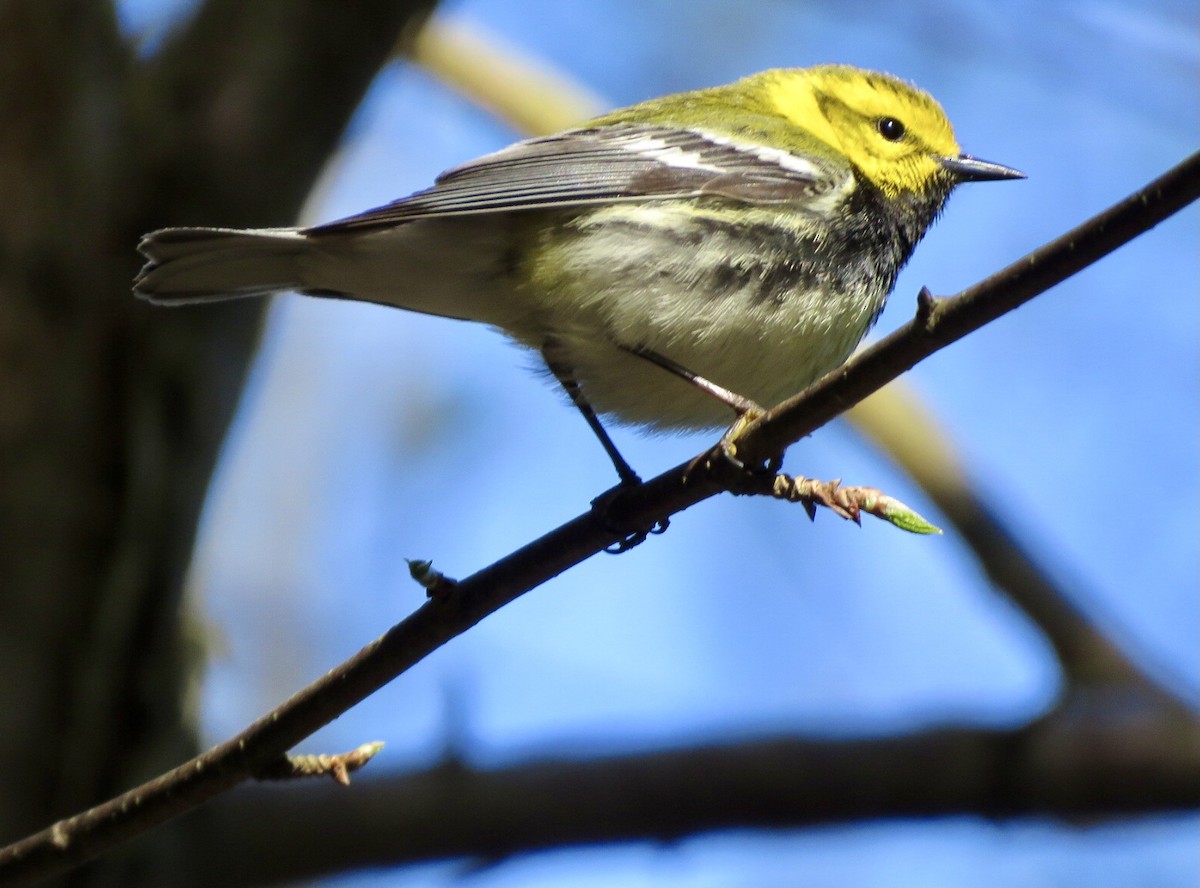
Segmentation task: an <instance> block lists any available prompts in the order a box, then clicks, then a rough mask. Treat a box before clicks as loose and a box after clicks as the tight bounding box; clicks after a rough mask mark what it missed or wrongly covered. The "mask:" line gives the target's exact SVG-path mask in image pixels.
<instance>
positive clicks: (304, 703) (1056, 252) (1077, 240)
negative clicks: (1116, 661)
mask: <svg viewBox="0 0 1200 888" xmlns="http://www.w3.org/2000/svg"><path fill="white" fill-rule="evenodd" d="M1197 196H1200V154H1195V155H1192V156H1191V157H1189V158H1187V159H1186V160H1185V161H1183V162H1182V163H1181V164H1179V165H1178V166H1176V167H1175V168H1173V169H1172V170H1170V171H1169V172H1168V173H1166V174H1165V175H1164V176H1162V177H1160V178H1159V179H1157V180H1155V181H1154V182H1152V183H1151V184H1150V185H1148V186H1147V187H1146V188H1144V189H1142V190H1141V191H1139V192H1138V193H1136V194H1134V195H1133V196H1132V197H1130V198H1128V199H1127V200H1125V201H1122V202H1121V203H1120V204H1118V205H1116V206H1115V207H1113V208H1112V209H1110V210H1108V211H1106V212H1105V213H1103V214H1101V215H1100V216H1098V217H1096V218H1094V219H1092V220H1090V221H1089V222H1086V223H1084V224H1083V225H1082V226H1080V227H1078V228H1076V229H1074V230H1073V231H1071V232H1069V233H1068V234H1066V235H1064V236H1063V237H1061V238H1059V239H1057V240H1056V241H1054V242H1052V243H1051V244H1049V245H1047V246H1045V247H1043V248H1041V249H1039V250H1037V251H1035V252H1034V253H1032V254H1030V255H1029V256H1027V257H1025V258H1023V259H1021V260H1018V261H1017V262H1016V263H1013V264H1012V265H1010V266H1008V267H1007V268H1006V269H1004V270H1003V271H1001V272H999V273H997V274H995V275H993V276H992V277H990V278H988V279H987V280H985V281H984V282H982V283H980V284H978V285H976V286H974V287H971V288H969V289H968V290H966V291H964V292H963V293H962V294H960V295H959V296H956V297H954V298H950V299H944V300H934V299H932V298H929V297H927V296H925V297H923V298H922V299H921V300H920V305H919V310H918V315H917V318H916V319H915V320H914V321H913V322H911V323H909V324H907V325H905V326H904V327H902V328H901V329H900V330H898V331H896V332H895V333H893V334H892V335H890V336H888V337H887V338H886V339H884V340H882V341H881V342H879V343H877V344H875V345H874V346H872V347H871V348H868V349H866V350H865V351H863V352H862V353H860V354H859V355H857V356H856V357H854V358H853V359H851V360H850V361H849V362H848V363H847V364H846V365H845V366H843V367H842V368H840V369H838V370H836V371H834V372H832V373H830V374H828V375H827V376H826V377H824V378H823V379H822V380H820V381H819V382H817V383H815V384H814V385H813V386H810V387H809V388H808V389H807V390H806V391H805V392H803V393H802V394H801V395H799V396H797V397H796V398H792V399H789V400H788V401H786V402H784V403H783V404H781V405H779V406H778V407H776V408H774V409H772V410H770V411H768V412H767V414H766V415H765V416H764V417H763V418H762V419H761V420H759V421H757V422H755V423H753V424H751V425H750V426H748V427H747V430H746V432H745V435H744V436H743V437H742V438H741V439H740V440H739V454H740V455H741V457H742V458H744V459H746V460H747V461H748V463H757V462H759V461H765V460H767V459H768V458H770V457H773V456H774V455H776V454H778V453H780V452H781V451H782V450H783V449H784V448H785V447H786V446H787V445H788V444H790V443H792V442H794V441H797V440H799V439H800V438H801V437H803V436H805V435H808V434H810V433H811V432H813V431H814V430H815V429H817V428H819V427H820V426H821V425H823V424H824V423H826V422H828V421H829V420H830V419H832V418H833V417H834V416H836V415H837V414H838V413H839V412H841V411H843V410H845V409H846V408H847V407H848V406H850V405H851V404H853V403H856V402H857V401H859V400H861V399H862V398H864V397H866V395H868V394H870V392H872V391H874V390H875V389H878V388H879V387H880V386H882V385H884V384H885V383H887V382H888V381H889V380H891V379H893V378H894V377H895V376H897V375H899V374H900V373H902V372H903V371H904V370H906V369H908V368H910V367H911V366H913V365H914V364H915V363H916V362H917V361H919V360H921V359H922V358H924V357H927V356H928V355H930V354H932V353H933V352H935V351H937V350H938V349H940V348H942V347H944V346H945V345H947V344H949V343H950V342H954V341H956V340H957V339H960V338H961V337H962V336H964V335H966V333H968V332H970V331H971V330H974V329H977V328H979V327H981V326H983V325H984V324H986V323H988V322H989V321H991V320H994V319H995V318H997V317H999V316H1000V315H1002V314H1003V313H1005V312H1006V311H1011V310H1012V309H1013V308H1016V307H1017V306H1019V305H1021V304H1023V303H1024V302H1026V301H1028V300H1029V299H1032V298H1033V297H1034V296H1036V295H1038V294H1039V293H1041V292H1044V291H1045V290H1046V289H1048V288H1049V287H1051V286H1053V285H1054V284H1056V283H1059V282H1060V281H1062V280H1064V279H1065V278H1067V277H1069V276H1070V275H1071V274H1074V273H1075V272H1077V271H1079V270H1080V269H1081V268H1083V267H1085V266H1086V265H1088V264H1090V263H1091V262H1094V261H1096V260H1097V259H1099V258H1100V257H1101V256H1103V255H1105V254H1106V253H1108V252H1110V251H1112V250H1114V249H1116V247H1118V246H1120V245H1121V244H1122V243H1125V242H1127V241H1129V240H1131V239H1132V238H1134V237H1136V236H1137V235H1138V234H1140V233H1142V232H1144V231H1146V230H1148V229H1149V228H1151V227H1153V226H1154V225H1155V224H1157V223H1158V222H1160V221H1162V220H1163V219H1165V218H1167V217H1168V216H1170V215H1171V214H1173V213H1174V212H1176V211H1178V210H1179V209H1180V208H1182V207H1183V206H1186V205H1187V204H1188V203H1190V202H1191V201H1193V200H1195V199H1196V198H1197ZM735 482H736V476H732V475H731V472H730V470H729V465H728V462H727V461H725V460H712V461H711V462H710V463H703V464H702V465H700V466H699V467H696V466H694V465H692V464H683V465H679V466H676V467H675V468H673V469H671V470H669V471H667V472H664V473H663V474H662V475H659V476H658V477H656V478H654V479H652V480H650V481H648V482H647V483H645V484H643V485H641V486H640V487H638V488H636V489H633V490H631V491H628V492H624V491H622V492H621V493H620V494H619V495H617V496H615V497H612V498H609V499H608V501H607V508H606V509H605V510H604V512H603V514H601V513H600V512H599V511H592V512H588V513H585V514H583V515H581V516H579V517H577V518H575V519H574V520H572V521H570V522H568V523H566V524H564V525H563V526H561V527H559V528H558V529H557V530H554V531H552V532H551V533H549V534H547V535H545V536H543V537H542V538H540V539H538V540H535V541H534V542H532V543H530V544H529V545H527V546H525V547H524V548H522V549H520V550H518V551H516V552H514V553H513V554H511V555H509V556H507V557H506V558H503V559H501V560H500V561H498V562H496V563H495V564H493V565H491V566H490V567H487V568H485V569H483V570H481V571H479V572H478V573H476V574H474V575H472V576H470V577H468V578H466V579H464V580H462V581H461V582H459V583H457V584H456V585H454V586H452V587H450V588H447V589H444V590H443V591H442V593H441V594H439V595H438V596H437V597H436V598H433V599H431V600H430V601H428V602H426V603H425V604H424V605H422V606H421V607H420V608H419V609H418V610H416V611H415V612H414V613H413V614H411V615H410V616H409V617H408V618H406V619H405V620H404V621H402V622H401V623H399V624H397V625H396V626H394V627H393V628H392V629H391V630H389V631H388V632H387V633H386V634H384V635H383V636H382V637H381V638H379V639H377V640H376V641H375V642H373V643H372V644H370V645H368V646H367V647H366V648H364V649H363V650H361V651H360V652H359V653H357V654H356V655H355V656H354V657H352V658H350V659H349V660H347V661H346V662H345V663H343V664H342V665H341V666H339V667H337V668H336V669H334V670H332V671H330V672H329V673H327V674H326V675H325V676H324V677H322V678H321V679H319V680H318V681H316V682H314V683H313V684H311V685H309V686H308V687H307V688H305V689H304V690H302V691H300V692H299V693H297V694H296V695H294V696H293V697H292V698H291V699H290V700H288V701H287V702H286V703H284V704H283V705H282V706H280V707H279V708H277V709H276V710H275V711H273V712H272V713H270V714H269V715H267V716H266V717H264V718H262V719H260V720H259V721H257V722H255V723H254V724H253V725H251V726H250V727H249V728H247V729H246V730H245V731H243V732H242V733H240V734H238V735H237V736H236V737H234V738H232V739H230V740H228V741H226V742H224V743H222V744H220V745H218V746H216V747H214V748H213V749H211V750H209V751H208V752H206V753H204V754H203V755H201V756H198V757H197V758H195V759H193V760H192V761H190V762H188V763H186V764H184V765H181V766H180V767H178V768H176V769H174V770H173V771H170V772H168V773H167V774H164V775H163V776H161V777H159V778H157V779H155V780H153V781H151V782H149V783H146V784H144V785H143V786H140V787H138V788H136V789H134V790H131V791H130V792H128V793H126V794H124V795H122V796H119V797H118V798H116V799H113V800H112V801H110V802H107V803H105V804H103V805H100V806H97V807H96V808H93V809H91V810H90V811H87V812H84V813H82V814H79V815H77V816H75V817H71V818H68V819H66V820H62V821H59V822H58V823H56V824H54V825H53V826H51V827H49V828H48V829H46V830H44V831H42V832H40V833H37V834H35V835H33V836H30V837H29V838H27V839H25V840H23V841H21V842H18V843H16V844H14V845H11V846H9V847H8V848H6V849H3V850H0V878H7V879H9V880H10V884H26V883H27V881H28V880H31V879H34V878H38V877H42V876H45V875H49V874H51V873H54V872H60V871H62V870H64V869H66V868H68V867H70V866H72V865H74V864H76V863H78V862H80V861H82V860H85V859H87V858H89V857H91V856H93V855H95V854H98V853H100V852H101V851H103V850H105V849H107V848H110V847H112V846H113V845H115V844H116V843H117V842H120V841H122V840H124V839H127V838H130V837H132V836H134V835H137V834H139V833H142V832H145V831H146V830H148V829H150V828H151V827H153V826H155V825H157V824H159V823H162V822H164V821H165V820H168V819H170V818H171V817H174V816H176V815H178V814H180V813H183V812H184V811H186V810H189V809H191V808H194V807H196V806H198V805H199V804H201V803H203V802H205V801H208V800H209V799H211V798H213V797H214V796H215V795H217V794H219V793H221V792H223V791H224V790H226V789H228V788H230V787H232V786H234V785H235V784H237V783H240V782H242V781H243V780H246V779H249V778H250V777H251V776H252V775H253V774H254V773H256V772H257V771H259V770H261V769H262V768H263V767H264V766H265V765H266V764H267V763H268V762H270V761H272V760H274V759H277V758H278V757H279V756H280V755H282V754H284V753H285V752H286V751H287V750H289V749H290V748H291V747H293V746H294V745H295V744H296V743H298V742H299V741H300V740H302V739H303V738H305V737H307V736H308V735H309V734H311V733H312V732H313V731H315V730H317V729H318V728H319V727H321V726H322V725H324V724H327V723H328V722H330V721H332V720H333V719H334V718H336V717H337V716H338V715H340V714H341V713H342V712H345V711H346V710H347V709H348V708H350V707H351V706H353V705H354V704H356V703H358V702H359V701H361V700H362V699H364V698H365V697H367V696H368V695H370V694H371V693H373V692H374V691H376V690H378V689H379V688H380V687H382V686H383V685H384V684H386V683H387V682H389V681H391V680H392V679H393V678H395V677H396V676H397V675H399V674H400V673H402V672H403V671H405V670H406V669H408V668H409V667H410V666H412V665H413V664H415V663H417V662H419V661H420V660H421V659H422V658H424V657H425V656H427V655H428V654H429V653H430V652H432V651H434V650H436V649H437V648H438V647H440V646H441V645H442V644H444V643H445V642H447V641H448V640H450V639H451V638H453V637H454V636H456V635H459V634H461V633H463V632H465V631H466V630H467V629H469V628H470V627H471V626H473V625H475V624H476V623H477V622H479V621H480V620H482V619H483V618H484V617H486V616H487V615H488V614H491V613H493V612H494V611H496V610H498V609H499V608H501V607H503V606H504V605H505V604H507V603H508V602H510V601H512V600H513V599H515V598H517V597H518V596H520V595H522V594H524V593H525V592H526V591H528V590H530V589H532V588H534V587H535V586H538V585H540V584H541V583H544V582H545V581H546V580H549V579H551V578H552V577H554V576H557V575H558V574H559V573H561V572H562V571H564V570H566V569H567V568H569V567H571V566H572V565H574V564H577V563H579V562H580V561H582V560H584V559H586V558H588V557H590V556H591V555H594V554H596V553H597V552H599V551H601V550H603V549H604V548H605V547H606V546H609V545H611V544H613V543H614V542H617V541H618V540H620V539H622V538H624V537H625V536H627V535H628V533H630V532H636V531H639V530H644V529H647V528H650V527H652V526H654V525H655V524H656V523H657V522H659V521H661V520H662V519H664V518H666V517H667V516H669V515H672V514H674V513H676V512H678V511H681V510H683V509H686V508H688V507H690V506H692V505H695V504H696V503H698V502H701V501H703V500H705V499H707V498H709V497H711V496H714V495H715V494H717V493H719V492H721V491H722V490H725V489H728V488H729V487H730V486H731V485H732V484H734V483H735ZM614 528H616V529H615V530H614Z"/></svg>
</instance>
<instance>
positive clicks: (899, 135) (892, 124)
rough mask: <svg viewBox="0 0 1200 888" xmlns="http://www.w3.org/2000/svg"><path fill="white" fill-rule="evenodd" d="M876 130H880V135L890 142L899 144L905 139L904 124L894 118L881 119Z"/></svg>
mask: <svg viewBox="0 0 1200 888" xmlns="http://www.w3.org/2000/svg"><path fill="white" fill-rule="evenodd" d="M875 129H877V130H879V135H881V136H883V137H884V138H885V139H887V140H888V141H889V142H899V141H900V140H901V139H903V138H904V124H902V123H901V122H900V121H899V120H897V119H896V118H894V117H881V118H879V120H878V121H876V123H875Z"/></svg>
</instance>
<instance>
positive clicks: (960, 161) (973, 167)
mask: <svg viewBox="0 0 1200 888" xmlns="http://www.w3.org/2000/svg"><path fill="white" fill-rule="evenodd" d="M942 168H943V169H944V170H946V171H947V172H948V173H950V175H952V176H953V177H954V178H955V180H956V181H958V182H994V181H996V180H998V179H1024V178H1025V174H1024V173H1022V172H1021V171H1020V170H1014V169H1013V168H1012V167H1006V166H1001V165H1000V164H998V163H989V162H988V161H986V160H978V159H976V158H974V157H972V156H971V155H969V154H960V155H958V157H943V158H942Z"/></svg>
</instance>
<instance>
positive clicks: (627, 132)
mask: <svg viewBox="0 0 1200 888" xmlns="http://www.w3.org/2000/svg"><path fill="white" fill-rule="evenodd" d="M836 184H837V178H836V176H835V175H834V174H833V173H832V172H830V171H827V170H824V169H823V168H821V167H820V166H818V164H817V163H816V162H814V161H812V160H810V159H808V158H798V157H795V156H791V155H785V154H784V153H783V152H777V151H770V150H767V149H762V148H756V147H754V146H751V145H747V144H739V143H736V142H732V141H727V140H724V139H718V138H716V137H713V136H710V135H707V134H705V133H702V132H697V131H693V130H679V129H671V128H664V127H654V126H642V125H619V126H604V127H596V128H593V129H579V130H572V131H570V132H566V133H561V134H559V135H556V136H547V137H544V138H540V139H530V140H527V141H524V142H518V143H517V144H515V145H512V146H511V147H509V148H505V149H504V150H502V151H498V152H496V153H495V154H489V155H487V156H485V157H481V158H479V159H478V160H474V161H471V162H470V163H467V164H464V165H463V166H460V167H456V168H455V169H452V170H449V171H448V172H446V173H443V174H442V175H441V176H439V177H438V179H437V182H436V184H435V185H434V186H433V187H432V188H429V189H426V190H425V191H418V192H417V193H416V194H413V195H410V196H409V197H405V198H401V199H400V200H397V201H394V202H392V203H390V204H387V205H385V206H382V207H378V208H376V209H373V210H367V211H366V212H364V213H360V214H358V215H355V216H350V217H349V218H346V219H340V220H338V221H336V222H329V223H327V224H325V225H318V226H316V227H314V228H310V229H307V233H308V234H317V235H319V234H334V233H342V232H348V231H355V230H362V229H366V228H379V227H386V226H390V225H397V224H400V223H403V222H409V221H412V220H415V219H423V218H438V217H447V216H461V215H468V214H476V213H496V212H505V211H514V210H530V209H548V208H561V207H570V206H580V205H585V204H594V203H608V202H612V201H625V200H664V199H669V198H682V197H699V196H703V195H714V196H722V197H726V198H728V199H730V200H737V201H742V202H746V203H756V204H759V203H781V202H804V201H807V200H811V199H812V198H813V197H814V196H816V195H819V194H821V193H823V192H825V191H827V190H829V189H831V188H833V187H834V186H835V185H836Z"/></svg>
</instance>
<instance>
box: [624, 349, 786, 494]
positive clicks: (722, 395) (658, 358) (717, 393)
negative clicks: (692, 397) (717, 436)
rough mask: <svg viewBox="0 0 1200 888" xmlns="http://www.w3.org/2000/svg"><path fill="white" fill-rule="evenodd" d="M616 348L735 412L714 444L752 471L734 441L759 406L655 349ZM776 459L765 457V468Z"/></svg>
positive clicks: (775, 467) (760, 411)
mask: <svg viewBox="0 0 1200 888" xmlns="http://www.w3.org/2000/svg"><path fill="white" fill-rule="evenodd" d="M619 348H621V350H622V351H626V352H628V353H629V354H631V355H636V356H637V357H639V358H642V359H644V360H647V361H649V362H650V363H651V364H654V365H655V366H658V367H661V368H662V369H664V370H666V371H667V372H668V373H673V374H674V375H675V376H678V377H679V378H680V379H682V380H684V381H685V382H688V383H690V384H691V385H694V386H695V387H696V388H698V389H699V390H700V391H702V392H704V393H705V394H707V395H710V396H711V397H713V398H716V399H717V400H718V401H720V402H721V403H722V404H724V405H725V406H726V407H728V408H729V409H730V410H732V411H733V412H734V414H736V418H735V419H734V421H733V425H731V426H730V427H729V428H728V429H726V430H725V434H724V435H722V436H721V440H720V441H719V442H718V444H717V451H718V452H719V453H720V454H721V456H723V457H724V458H725V459H727V460H729V461H730V462H731V463H733V465H735V466H736V467H738V468H739V469H742V470H745V471H752V469H750V468H748V467H747V466H746V465H745V464H744V463H742V461H741V460H739V459H738V457H737V440H738V438H739V437H740V436H741V434H742V432H743V431H744V430H745V428H746V426H748V425H749V424H750V423H752V422H754V420H756V419H758V418H759V417H760V416H762V415H763V414H764V413H766V411H765V410H764V409H763V408H762V407H760V406H759V405H758V404H756V403H755V402H754V401H751V400H750V399H749V398H746V397H743V396H742V395H739V394H738V393H737V392H732V391H730V390H729V389H727V388H724V387H723V386H719V385H717V384H716V383H715V382H713V381H712V380H711V379H705V378H704V377H703V376H700V375H699V374H698V373H693V372H692V371H691V370H689V369H688V368H687V367H684V366H683V365H682V364H678V363H676V362H675V361H672V360H671V359H670V358H668V357H667V356H666V355H660V354H659V353H658V352H656V351H651V350H650V349H648V348H642V347H640V346H630V345H621V346H619ZM779 462H780V460H779V459H778V458H775V459H772V460H769V461H768V463H767V468H768V469H769V470H770V471H772V472H774V471H777V470H778V463H779Z"/></svg>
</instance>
